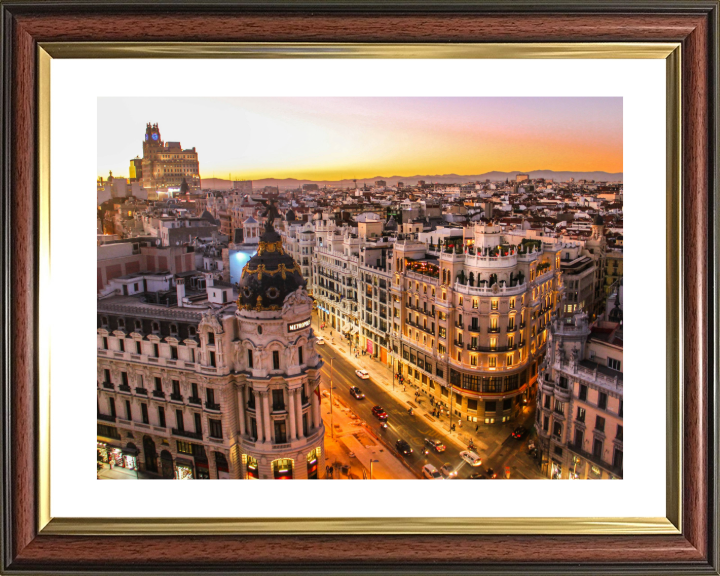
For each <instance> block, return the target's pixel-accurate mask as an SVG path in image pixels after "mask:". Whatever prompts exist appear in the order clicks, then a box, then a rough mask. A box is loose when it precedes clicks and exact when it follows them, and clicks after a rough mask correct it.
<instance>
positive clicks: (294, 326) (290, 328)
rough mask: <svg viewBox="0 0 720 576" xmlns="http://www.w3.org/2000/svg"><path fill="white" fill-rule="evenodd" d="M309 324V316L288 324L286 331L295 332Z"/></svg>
mask: <svg viewBox="0 0 720 576" xmlns="http://www.w3.org/2000/svg"><path fill="white" fill-rule="evenodd" d="M308 326H310V318H308V319H307V320H303V321H302V322H295V323H294V324H288V332H297V331H298V330H302V329H303V328H307V327H308Z"/></svg>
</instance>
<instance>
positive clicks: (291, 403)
mask: <svg viewBox="0 0 720 576" xmlns="http://www.w3.org/2000/svg"><path fill="white" fill-rule="evenodd" d="M288 415H289V416H290V436H289V439H290V442H292V441H293V440H295V439H296V430H297V428H296V424H295V390H290V389H288Z"/></svg>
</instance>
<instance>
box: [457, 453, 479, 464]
mask: <svg viewBox="0 0 720 576" xmlns="http://www.w3.org/2000/svg"><path fill="white" fill-rule="evenodd" d="M460 458H462V459H463V460H465V462H467V463H468V464H470V466H480V464H482V458H480V456H478V455H477V454H476V453H475V452H473V451H472V450H463V451H462V452H460Z"/></svg>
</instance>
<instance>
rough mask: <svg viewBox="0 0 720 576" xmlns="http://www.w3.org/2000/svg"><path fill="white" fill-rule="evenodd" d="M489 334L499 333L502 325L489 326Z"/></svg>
mask: <svg viewBox="0 0 720 576" xmlns="http://www.w3.org/2000/svg"><path fill="white" fill-rule="evenodd" d="M487 331H488V334H499V333H500V326H495V327H494V328H493V327H492V326H488V330H487Z"/></svg>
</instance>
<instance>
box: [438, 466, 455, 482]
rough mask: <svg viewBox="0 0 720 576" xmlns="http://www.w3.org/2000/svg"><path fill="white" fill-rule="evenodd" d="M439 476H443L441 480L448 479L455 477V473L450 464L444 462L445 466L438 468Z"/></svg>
mask: <svg viewBox="0 0 720 576" xmlns="http://www.w3.org/2000/svg"><path fill="white" fill-rule="evenodd" d="M440 474H442V475H443V478H448V479H449V478H456V477H457V471H456V470H455V468H453V467H452V466H451V465H450V462H445V464H443V465H442V466H440Z"/></svg>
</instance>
